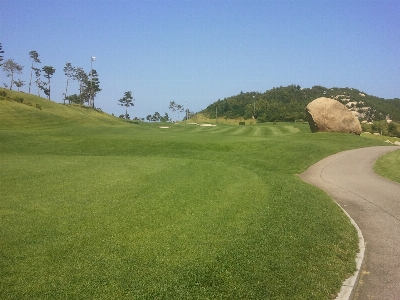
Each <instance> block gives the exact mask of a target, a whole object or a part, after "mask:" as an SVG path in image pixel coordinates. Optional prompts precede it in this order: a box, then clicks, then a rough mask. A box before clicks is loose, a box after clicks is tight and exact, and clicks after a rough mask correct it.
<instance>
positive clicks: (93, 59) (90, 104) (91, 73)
mask: <svg viewBox="0 0 400 300" xmlns="http://www.w3.org/2000/svg"><path fill="white" fill-rule="evenodd" d="M95 60H96V57H95V56H92V57H91V59H90V77H91V78H90V102H91V103H89V106H92V107H94V93H93V67H92V64H93V61H95Z"/></svg>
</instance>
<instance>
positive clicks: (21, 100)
mask: <svg viewBox="0 0 400 300" xmlns="http://www.w3.org/2000/svg"><path fill="white" fill-rule="evenodd" d="M13 100H14V101H15V102H18V103H24V98H22V97H14V99H13Z"/></svg>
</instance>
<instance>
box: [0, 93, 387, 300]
mask: <svg viewBox="0 0 400 300" xmlns="http://www.w3.org/2000/svg"><path fill="white" fill-rule="evenodd" d="M39 100H40V99H36V98H35V101H39ZM33 101H34V100H32V102H33ZM40 101H47V100H40ZM46 104H47V103H46ZM9 105H10V104H9V103H8V102H5V101H0V109H1V110H0V111H1V114H2V115H1V120H2V121H0V122H1V127H0V128H1V130H0V153H1V155H0V189H1V191H2V193H1V195H0V228H1V237H0V242H1V247H0V256H1V259H0V270H1V271H0V272H1V280H0V298H1V299H43V298H65V299H77V298H79V299H330V298H331V297H332V296H333V295H335V294H336V293H337V292H338V290H339V289H340V286H341V282H342V280H343V279H344V278H346V277H347V276H348V275H349V274H351V273H352V272H353V271H354V270H355V263H354V257H355V253H356V251H357V235H356V232H355V230H354V228H353V227H352V226H351V224H350V222H349V221H348V219H347V217H346V216H344V214H343V213H342V212H341V210H340V208H339V207H338V206H337V205H336V204H335V203H334V202H333V201H332V200H331V199H330V198H329V197H328V196H327V195H326V194H325V193H323V192H321V191H320V190H318V189H316V188H314V187H312V186H309V185H307V184H305V183H303V182H302V181H301V180H300V179H299V178H298V177H297V176H296V174H298V173H300V172H301V171H303V170H304V169H306V168H307V167H308V166H309V165H311V164H312V163H314V162H316V161H318V160H320V159H321V158H323V157H325V156H327V155H329V154H332V153H335V152H338V151H342V150H346V149H351V148H356V147H365V146H372V145H378V144H382V142H381V141H378V140H374V139H366V138H363V137H359V136H353V135H345V134H311V133H309V128H308V126H306V125H303V124H295V123H292V124H285V123H282V124H277V125H272V124H261V125H249V126H248V125H246V126H245V127H243V128H239V127H238V126H230V125H219V126H217V127H200V126H196V125H185V124H176V125H174V124H169V127H170V128H169V129H160V128H159V124H146V123H139V124H131V123H125V122H120V121H119V120H118V119H116V118H115V119H114V118H111V117H108V116H107V115H103V114H100V113H98V112H90V111H89V110H87V109H83V108H79V107H76V108H68V107H64V106H62V105H57V104H52V103H48V105H49V106H48V107H47V106H46V105H45V103H43V109H42V111H40V110H38V109H36V110H33V111H30V110H29V113H28V112H26V111H24V110H23V109H25V108H22V106H19V107H18V109H16V112H14V110H13V109H14V108H15V107H14V108H13V109H11V108H10V106H9ZM13 105H14V104H13ZM21 105H22V104H21ZM41 105H42V104H41ZM51 105H53V106H51ZM19 108H21V109H19ZM34 109H35V108H34ZM68 109H71V111H68ZM72 109H76V110H77V112H78V113H77V114H76V115H73V116H72V117H71V118H69V117H65V116H66V115H67V114H69V113H71V114H73V111H72ZM66 110H67V112H66ZM28 114H30V116H29V118H20V116H25V115H28ZM43 114H45V115H43ZM92 114H96V115H92ZM97 114H99V115H97ZM53 116H54V117H53ZM63 116H64V117H63ZM97 116H99V118H97ZM5 119H6V120H8V121H4V120H5ZM48 119H50V120H52V121H51V122H50V123H49V124H50V125H48V124H47V123H46V122H47V121H44V120H48ZM57 120H58V121H57ZM239 129H240V130H239Z"/></svg>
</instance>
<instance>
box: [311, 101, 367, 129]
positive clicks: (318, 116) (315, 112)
mask: <svg viewBox="0 0 400 300" xmlns="http://www.w3.org/2000/svg"><path fill="white" fill-rule="evenodd" d="M306 115H307V119H308V123H309V124H310V129H311V131H312V132H319V131H321V132H345V133H355V134H358V135H360V134H361V131H362V129H361V124H360V121H359V120H358V119H357V118H356V117H355V116H354V115H353V114H352V113H351V111H350V110H349V109H348V108H347V107H346V106H344V105H343V104H341V103H340V102H339V101H336V100H333V99H330V98H325V97H321V98H317V99H315V100H314V101H312V102H310V103H309V104H308V105H307V107H306Z"/></svg>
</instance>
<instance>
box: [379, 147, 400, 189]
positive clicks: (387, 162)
mask: <svg viewBox="0 0 400 300" xmlns="http://www.w3.org/2000/svg"><path fill="white" fill-rule="evenodd" d="M399 165H400V150H397V151H393V152H390V153H388V154H386V155H384V156H382V157H380V158H379V159H378V160H377V161H376V163H375V165H374V171H375V172H377V173H378V174H379V175H381V176H383V177H386V178H388V179H390V180H393V181H397V182H400V169H399V168H398V166H399Z"/></svg>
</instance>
